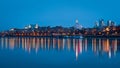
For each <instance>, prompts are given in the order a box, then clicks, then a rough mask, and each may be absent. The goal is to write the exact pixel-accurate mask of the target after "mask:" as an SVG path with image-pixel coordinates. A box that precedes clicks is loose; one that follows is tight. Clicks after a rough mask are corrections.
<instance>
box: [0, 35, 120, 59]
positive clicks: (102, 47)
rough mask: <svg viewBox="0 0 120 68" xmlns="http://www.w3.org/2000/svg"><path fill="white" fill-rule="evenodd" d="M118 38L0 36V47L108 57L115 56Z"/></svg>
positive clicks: (77, 55) (76, 55)
mask: <svg viewBox="0 0 120 68" xmlns="http://www.w3.org/2000/svg"><path fill="white" fill-rule="evenodd" d="M119 42H120V40H119V39H117V38H115V39H108V38H89V39H88V38H85V39H75V38H67V39H65V38H47V37H42V38H39V37H22V38H21V37H20V38H18V37H10V38H7V37H6V38H0V47H1V48H6V49H8V48H9V49H12V50H13V49H15V48H22V49H23V50H25V51H27V52H29V53H31V51H32V50H34V51H35V52H36V53H39V50H41V49H42V50H50V49H51V50H58V51H59V50H67V51H68V52H69V51H74V54H75V57H76V60H77V59H79V56H80V54H83V53H86V52H87V51H91V52H93V54H94V53H97V55H99V56H101V55H102V56H103V55H104V54H107V56H108V58H112V57H113V56H116V52H117V50H118V43H119Z"/></svg>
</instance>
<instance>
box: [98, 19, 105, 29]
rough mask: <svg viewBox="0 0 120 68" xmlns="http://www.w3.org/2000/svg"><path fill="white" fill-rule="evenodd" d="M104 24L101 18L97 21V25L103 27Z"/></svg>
mask: <svg viewBox="0 0 120 68" xmlns="http://www.w3.org/2000/svg"><path fill="white" fill-rule="evenodd" d="M104 26H105V24H104V19H101V20H100V21H99V27H104Z"/></svg>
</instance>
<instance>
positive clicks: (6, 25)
mask: <svg viewBox="0 0 120 68" xmlns="http://www.w3.org/2000/svg"><path fill="white" fill-rule="evenodd" d="M101 18H103V19H105V21H107V20H109V19H110V20H113V21H115V22H116V24H119V22H120V1H119V0H0V30H7V29H10V28H14V27H15V28H24V26H26V25H29V24H39V25H40V26H64V27H70V26H73V25H74V24H75V20H76V19H78V20H79V23H80V24H81V25H82V26H84V27H93V26H94V23H95V21H97V20H99V19H101Z"/></svg>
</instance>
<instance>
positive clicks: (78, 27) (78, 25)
mask: <svg viewBox="0 0 120 68" xmlns="http://www.w3.org/2000/svg"><path fill="white" fill-rule="evenodd" d="M75 22H76V23H75V25H74V28H75V29H82V26H81V25H80V24H79V21H78V19H76V21H75Z"/></svg>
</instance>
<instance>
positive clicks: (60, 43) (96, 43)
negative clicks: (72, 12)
mask: <svg viewBox="0 0 120 68" xmlns="http://www.w3.org/2000/svg"><path fill="white" fill-rule="evenodd" d="M107 67H108V68H120V39H119V38H83V39H71V38H67V39H66V38H33V37H32V38H28V37H27V38H25V37H23V38H17V37H16V38H15V37H14V38H12V37H11V38H7V37H6V38H0V68H107Z"/></svg>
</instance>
